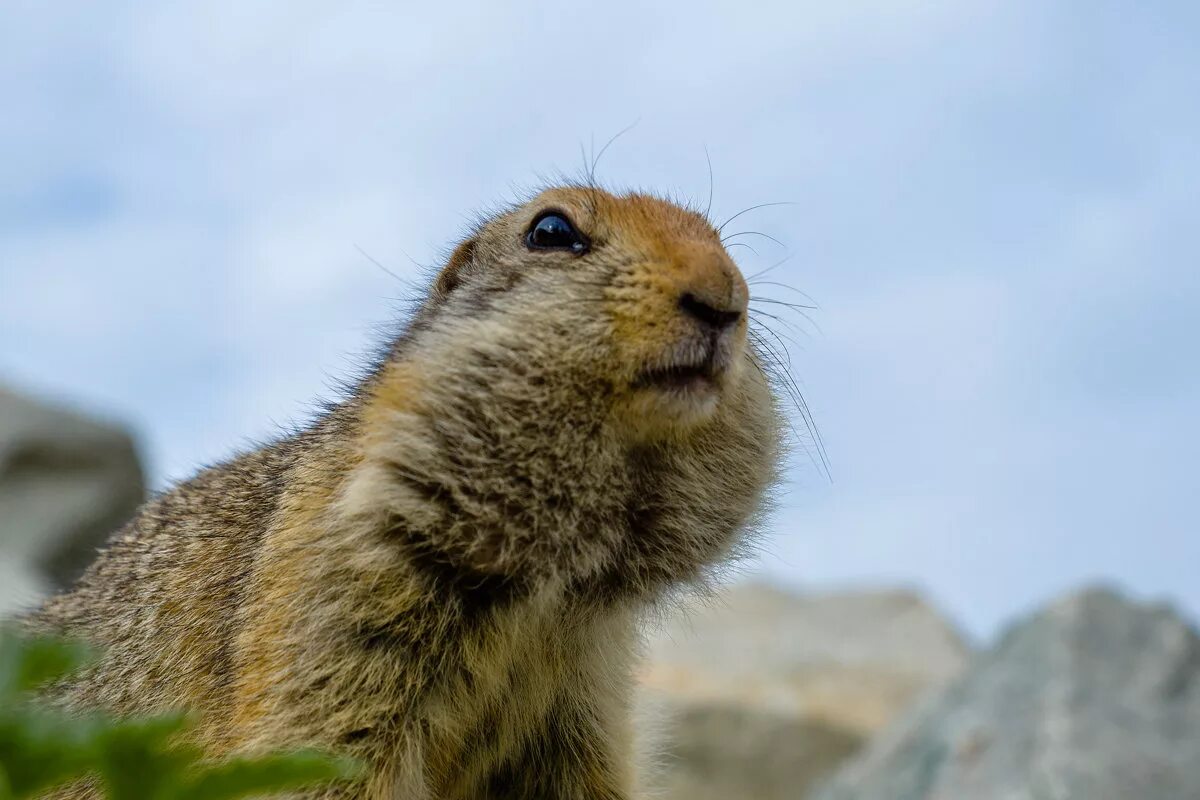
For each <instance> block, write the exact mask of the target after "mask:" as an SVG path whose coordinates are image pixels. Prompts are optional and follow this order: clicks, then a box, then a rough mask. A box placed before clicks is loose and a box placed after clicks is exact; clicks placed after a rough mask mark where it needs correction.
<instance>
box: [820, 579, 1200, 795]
mask: <svg viewBox="0 0 1200 800" xmlns="http://www.w3.org/2000/svg"><path fill="white" fill-rule="evenodd" d="M818 797H819V798H820V800H962V798H971V800H1001V798H1004V800H1015V799H1017V798H1031V799H1032V798H1053V799H1054V800H1133V798H1136V799H1137V800H1188V799H1189V798H1200V637H1197V634H1196V631H1195V630H1193V629H1191V628H1190V627H1189V626H1188V624H1187V623H1186V622H1184V620H1183V619H1181V618H1180V617H1179V615H1178V614H1176V613H1175V612H1174V611H1172V610H1171V609H1169V608H1165V607H1162V606H1150V605H1142V604H1137V603H1132V602H1130V601H1128V600H1126V599H1125V598H1123V597H1121V596H1120V595H1118V594H1116V593H1114V592H1111V591H1106V590H1099V589H1093V590H1089V591H1085V592H1082V593H1079V594H1076V595H1073V596H1071V597H1068V598H1067V599H1065V600H1062V601H1060V602H1058V603H1056V604H1054V605H1053V606H1051V607H1050V608H1049V609H1047V610H1045V611H1044V612H1042V613H1040V614H1038V615H1036V616H1034V617H1033V618H1031V619H1029V620H1027V621H1025V622H1022V623H1020V624H1018V625H1017V626H1015V627H1014V628H1013V629H1012V630H1010V631H1009V632H1008V633H1007V634H1006V635H1005V636H1004V638H1003V639H1002V640H1001V642H1000V643H999V644H998V645H997V646H996V647H995V648H994V649H993V650H991V651H990V652H988V653H986V654H984V655H983V656H981V657H980V658H979V659H978V660H977V661H976V662H975V663H974V664H973V665H972V667H971V668H970V670H969V671H968V672H967V673H966V674H965V675H964V676H963V677H962V678H961V679H960V680H959V681H957V682H955V683H953V684H952V685H950V686H949V687H947V688H945V689H944V690H943V691H941V692H939V693H937V694H936V695H935V696H933V697H931V698H929V699H928V701H926V702H924V703H922V704H921V705H920V707H918V708H916V709H914V710H913V711H912V712H911V713H910V714H908V715H906V716H905V717H904V719H903V720H902V721H901V722H899V723H898V724H897V725H895V726H894V727H893V728H890V729H889V730H888V731H887V732H885V733H884V734H882V735H881V737H880V738H879V739H877V740H876V741H875V742H873V743H872V745H871V747H870V748H869V749H868V750H867V751H866V752H865V753H864V754H862V755H861V756H860V757H858V758H856V759H855V760H854V761H853V762H852V763H851V764H850V765H849V766H847V767H846V768H845V769H844V771H843V772H841V773H840V774H839V775H838V776H837V778H836V779H835V780H834V781H833V782H832V783H831V784H830V785H828V786H827V787H825V789H824V790H823V791H822V792H821V793H819V794H818Z"/></svg>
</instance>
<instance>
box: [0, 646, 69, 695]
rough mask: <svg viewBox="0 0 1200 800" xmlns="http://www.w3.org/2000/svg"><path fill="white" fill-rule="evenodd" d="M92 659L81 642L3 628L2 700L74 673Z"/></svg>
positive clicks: (1, 656)
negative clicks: (28, 634)
mask: <svg viewBox="0 0 1200 800" xmlns="http://www.w3.org/2000/svg"><path fill="white" fill-rule="evenodd" d="M87 659H88V649H87V648H86V647H84V646H82V645H80V644H76V643H71V642H66V641H63V640H61V639H53V638H49V637H45V636H37V637H23V636H21V635H19V634H18V633H17V632H15V631H13V630H11V629H9V628H4V629H2V630H0V703H4V702H6V701H11V700H15V699H16V698H17V697H18V696H19V695H20V694H21V693H22V692H27V691H30V690H31V689H36V688H37V687H39V686H42V685H43V684H46V683H49V682H51V681H56V680H59V679H60V678H64V677H66V676H67V675H69V674H71V673H72V672H74V671H75V670H77V669H79V667H81V666H83V664H84V663H85V662H86V661H87Z"/></svg>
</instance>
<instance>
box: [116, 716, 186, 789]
mask: <svg viewBox="0 0 1200 800" xmlns="http://www.w3.org/2000/svg"><path fill="white" fill-rule="evenodd" d="M184 723H185V717H184V716H183V715H182V714H168V715H164V716H160V717H150V718H146V719H129V720H121V721H119V722H115V723H112V724H111V725H109V726H107V727H105V728H103V729H101V730H100V731H99V732H98V733H97V735H96V739H95V747H96V767H97V770H98V772H99V773H100V778H101V780H102V781H103V782H104V785H105V787H106V789H107V791H108V796H109V798H110V800H166V798H170V797H173V796H174V793H175V792H176V791H177V790H178V788H179V786H180V784H181V783H182V782H183V775H184V773H185V772H186V771H187V770H188V769H189V768H190V767H191V766H192V764H194V763H195V762H196V761H197V760H198V758H199V753H198V751H196V750H194V749H193V748H189V747H185V746H182V745H178V744H176V743H175V739H176V738H177V735H178V734H179V732H180V731H182V730H183V727H184Z"/></svg>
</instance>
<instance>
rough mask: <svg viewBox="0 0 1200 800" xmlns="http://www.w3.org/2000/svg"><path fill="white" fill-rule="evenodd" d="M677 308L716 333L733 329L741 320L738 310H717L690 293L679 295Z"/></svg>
mask: <svg viewBox="0 0 1200 800" xmlns="http://www.w3.org/2000/svg"><path fill="white" fill-rule="evenodd" d="M679 307H680V308H681V309H683V312H684V313H685V314H687V315H688V316H690V317H692V318H693V319H696V320H698V321H699V322H700V323H701V324H703V325H706V326H707V327H709V328H712V329H713V330H714V331H717V332H720V331H723V330H725V329H726V328H731V327H733V326H734V325H736V324H737V323H738V320H740V319H741V318H742V312H741V311H740V310H737V311H726V310H723V309H720V308H717V307H716V306H713V305H712V304H710V303H708V302H706V301H704V300H701V299H700V298H699V297H697V296H696V295H694V294H692V293H691V292H684V293H683V294H682V295H680V297H679Z"/></svg>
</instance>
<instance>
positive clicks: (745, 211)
mask: <svg viewBox="0 0 1200 800" xmlns="http://www.w3.org/2000/svg"><path fill="white" fill-rule="evenodd" d="M794 205H796V204H795V203H794V202H792V201H791V200H783V201H780V202H778V203H759V204H758V205H756V206H750V207H749V208H743V209H742V210H741V211H739V212H738V213H736V214H734V215H733V216H732V217H730V218H729V219H727V220H725V221H724V222H722V223H721V224H720V225H718V226H717V233H720V232H721V231H723V230H725V226H726V225H728V224H729V223H731V222H733V221H734V220H735V219H737V218H738V217H740V216H742V215H743V214H749V213H750V212H751V211H757V210H758V209H760V208H769V207H771V206H794Z"/></svg>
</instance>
